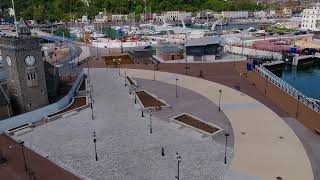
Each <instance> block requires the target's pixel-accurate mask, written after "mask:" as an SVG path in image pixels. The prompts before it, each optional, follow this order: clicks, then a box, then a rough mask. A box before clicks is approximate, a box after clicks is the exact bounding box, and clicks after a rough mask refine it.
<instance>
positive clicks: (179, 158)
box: [176, 153, 181, 180]
mask: <svg viewBox="0 0 320 180" xmlns="http://www.w3.org/2000/svg"><path fill="white" fill-rule="evenodd" d="M176 159H177V163H178V172H177V176H176V178H177V179H178V180H179V179H180V162H181V156H180V155H179V154H178V153H176Z"/></svg>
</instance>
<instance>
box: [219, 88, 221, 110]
mask: <svg viewBox="0 0 320 180" xmlns="http://www.w3.org/2000/svg"><path fill="white" fill-rule="evenodd" d="M219 93H220V95H219V111H221V96H222V90H221V89H220V90H219Z"/></svg>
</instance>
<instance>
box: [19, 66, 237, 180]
mask: <svg viewBox="0 0 320 180" xmlns="http://www.w3.org/2000/svg"><path fill="white" fill-rule="evenodd" d="M90 77H91V78H90V79H91V81H92V84H93V87H94V91H93V98H94V120H92V119H91V109H90V108H88V109H85V110H83V111H80V112H79V113H77V114H71V115H70V116H69V117H67V116H66V117H64V118H62V119H59V120H56V121H53V122H50V123H47V124H45V125H43V126H39V127H36V128H35V129H34V130H33V131H32V132H29V133H26V134H23V135H21V136H19V137H16V138H17V139H22V140H24V141H25V144H26V146H27V147H30V148H31V149H32V150H35V151H36V152H38V153H39V154H41V155H43V156H47V157H48V159H50V160H52V161H53V162H55V163H57V164H58V165H60V166H62V167H64V168H65V169H67V170H69V171H71V172H73V173H74V174H76V175H78V176H80V177H81V178H83V179H130V180H131V179H137V180H141V179H159V180H164V179H168V180H169V179H174V178H175V176H176V175H177V160H176V157H175V154H176V152H178V153H179V154H180V155H181V157H182V161H181V166H180V168H181V169H180V173H181V174H180V175H181V179H191V180H193V179H194V180H197V179H208V180H209V179H210V180H212V179H214V180H215V179H217V180H219V179H223V178H224V177H225V175H226V174H227V173H228V169H229V165H228V164H227V165H225V164H224V147H225V146H224V143H223V142H222V140H221V136H223V134H218V135H216V136H217V137H216V139H215V137H214V138H213V139H212V138H211V137H208V136H204V135H203V134H202V133H200V132H198V131H196V130H194V129H191V128H186V127H183V126H181V125H178V124H176V123H173V122H168V120H167V119H162V118H165V116H164V115H163V114H161V113H164V112H157V113H159V114H157V113H155V114H154V116H152V129H153V133H152V134H150V133H149V126H148V125H149V115H148V114H145V117H144V118H143V117H141V111H140V105H138V104H136V105H135V104H134V98H133V95H129V91H128V87H125V86H124V79H123V77H119V76H118V71H116V70H110V69H93V70H91V71H90ZM140 83H141V85H143V84H145V85H146V88H147V89H148V90H150V91H153V90H154V89H152V88H150V87H151V86H152V83H154V82H152V83H151V84H150V82H148V81H144V82H142V81H140ZM147 84H149V85H151V86H150V87H149V86H148V85H147ZM141 87H142V86H141ZM159 87H161V88H162V89H167V88H169V91H170V89H172V88H173V87H172V86H170V87H167V86H166V85H164V84H161V85H159ZM153 93H157V92H156V91H153ZM180 93H182V94H185V95H190V96H193V97H197V96H200V95H199V94H196V93H192V91H190V90H183V89H181V90H180ZM182 94H181V95H182ZM159 95H160V96H162V94H159ZM169 97H170V96H169ZM169 97H167V96H163V97H162V98H163V99H164V100H165V101H167V102H168V103H171V102H172V100H168V98H169ZM181 99H182V98H181ZM179 101H182V100H179ZM198 103H204V104H206V103H207V105H208V108H210V107H212V109H215V111H217V106H216V105H214V104H213V103H210V101H208V100H207V99H206V98H203V97H202V99H201V98H199V102H198ZM181 104H183V103H181ZM184 104H185V105H186V103H184ZM175 107H176V105H175V104H173V105H172V110H169V111H170V113H172V115H173V114H175V115H177V114H178V113H181V112H180V111H186V110H187V109H188V108H186V109H185V110H184V109H183V107H182V106H180V107H178V106H177V109H179V111H177V112H175ZM197 108H200V107H197ZM189 109H190V107H189ZM194 111H195V110H194ZM202 112H206V111H205V110H203V111H202ZM190 113H195V112H190ZM198 113H199V114H196V115H197V116H200V117H201V118H203V119H209V118H208V115H209V116H211V115H212V114H210V113H209V114H208V113H207V114H205V113H201V111H200V112H198ZM212 113H213V115H214V114H215V112H212ZM170 116H171V115H170ZM213 120H214V118H212V119H210V121H213ZM226 120H227V118H226V116H224V115H223V114H221V115H219V116H217V121H214V122H213V123H216V124H217V125H219V126H220V127H222V128H225V129H227V130H228V131H231V126H230V124H229V123H228V122H225V121H226ZM94 131H95V132H96V136H97V154H98V161H95V156H94V143H93V138H92V135H93V132H94ZM219 136H220V138H219ZM219 139H220V140H219ZM232 141H233V140H232V139H230V145H231V147H230V148H228V149H227V156H228V162H231V160H232V158H233V148H232ZM162 147H163V148H164V153H165V156H162V155H161V148H162Z"/></svg>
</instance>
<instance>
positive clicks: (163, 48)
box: [159, 46, 181, 52]
mask: <svg viewBox="0 0 320 180" xmlns="http://www.w3.org/2000/svg"><path fill="white" fill-rule="evenodd" d="M159 50H160V51H162V52H173V51H174V52H179V51H181V49H180V48H178V47H177V46H161V47H159Z"/></svg>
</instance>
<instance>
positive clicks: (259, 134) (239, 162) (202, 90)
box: [126, 69, 313, 180]
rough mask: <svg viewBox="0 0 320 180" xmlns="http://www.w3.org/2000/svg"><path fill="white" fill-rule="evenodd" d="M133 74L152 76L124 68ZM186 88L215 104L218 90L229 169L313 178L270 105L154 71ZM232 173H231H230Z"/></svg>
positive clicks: (209, 84)
mask: <svg viewBox="0 0 320 180" xmlns="http://www.w3.org/2000/svg"><path fill="white" fill-rule="evenodd" d="M126 71H127V74H128V75H129V76H131V77H133V78H141V79H149V80H150V79H151V80H152V79H153V77H154V73H153V71H148V70H138V69H127V70H126ZM176 78H178V79H179V86H180V87H183V88H187V89H190V90H192V91H194V92H197V93H199V94H201V95H202V96H204V97H207V98H208V99H209V100H210V101H212V102H214V103H215V104H218V101H219V93H218V91H219V90H222V92H223V95H222V110H223V112H224V113H225V115H226V116H227V117H228V119H229V120H230V122H231V125H232V128H233V132H234V158H233V161H232V162H231V170H232V172H236V173H237V172H241V173H245V174H248V175H251V176H255V177H259V178H260V179H266V180H267V179H276V178H277V177H278V178H279V177H281V178H282V179H290V180H295V179H296V180H301V179H309V180H311V179H313V172H312V168H311V165H310V161H309V158H308V156H307V153H306V151H305V149H304V147H303V145H302V143H301V142H300V140H299V139H298V137H297V136H296V135H295V133H294V132H293V130H292V129H291V128H290V127H289V126H288V125H287V124H286V123H285V122H284V121H283V120H282V119H281V118H280V117H279V116H278V115H277V114H276V113H275V112H273V111H272V110H271V109H269V108H268V107H267V106H265V105H264V104H262V103H260V102H258V101H257V100H255V99H253V98H251V97H249V96H247V95H246V94H243V93H241V92H239V91H236V90H234V89H231V88H229V87H226V86H223V85H221V84H217V83H214V82H210V81H207V80H204V79H199V78H194V77H190V76H184V75H178V74H173V73H166V72H156V80H158V81H161V82H165V83H169V84H175V79H176ZM232 176H233V175H231V177H232Z"/></svg>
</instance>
